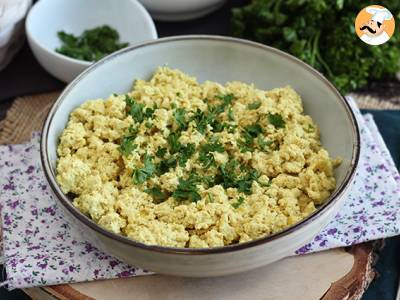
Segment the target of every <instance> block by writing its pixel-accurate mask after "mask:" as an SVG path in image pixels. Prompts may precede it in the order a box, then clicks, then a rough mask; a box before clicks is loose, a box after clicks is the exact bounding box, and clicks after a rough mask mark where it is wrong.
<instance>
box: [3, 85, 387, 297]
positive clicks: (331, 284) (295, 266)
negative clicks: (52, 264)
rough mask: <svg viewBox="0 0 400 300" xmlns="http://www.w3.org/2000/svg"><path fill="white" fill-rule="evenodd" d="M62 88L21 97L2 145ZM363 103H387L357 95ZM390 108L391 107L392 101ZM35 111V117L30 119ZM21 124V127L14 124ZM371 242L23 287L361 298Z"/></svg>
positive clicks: (33, 125)
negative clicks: (173, 273) (230, 265)
mask: <svg viewBox="0 0 400 300" xmlns="http://www.w3.org/2000/svg"><path fill="white" fill-rule="evenodd" d="M58 94H59V93H57V92H55V93H49V94H42V95H35V96H28V97H23V98H19V99H17V100H16V101H15V102H14V104H13V106H12V107H11V109H10V110H9V111H8V114H7V117H6V119H5V120H3V121H2V122H0V144H12V143H22V142H24V141H26V140H29V138H30V135H31V132H32V131H35V130H40V128H41V126H42V123H43V120H44V118H45V116H46V113H47V111H48V109H49V108H50V106H51V104H52V103H53V102H54V100H55V99H56V98H57V96H58ZM353 96H355V98H356V99H357V100H358V103H359V105H360V106H362V107H370V106H372V107H374V108H378V109H379V108H384V107H383V106H382V103H383V102H379V103H378V104H379V105H376V103H375V102H373V101H371V99H369V98H368V99H366V98H365V99H364V98H362V97H360V96H359V95H353ZM390 108H392V107H391V106H390ZM32 116H35V117H34V118H33V119H32ZM16 124H18V126H16ZM373 260H374V247H373V244H372V243H365V244H361V245H356V246H353V247H351V248H349V249H344V248H340V249H334V250H329V251H324V252H321V253H316V254H310V255H305V256H296V257H290V258H286V259H284V260H282V261H279V262H276V263H274V264H271V265H268V266H265V267H262V268H260V269H258V270H254V271H251V272H247V273H243V274H239V275H234V276H227V277H221V278H205V279H188V278H177V277H168V276H161V275H153V276H142V277H135V278H128V279H116V280H106V281H97V282H88V283H77V284H64V285H56V286H49V287H42V288H31V289H25V290H24V291H25V292H26V293H27V294H28V295H30V296H31V297H32V298H34V299H72V300H82V299H113V298H116V299H124V298H129V299H140V300H145V299H167V300H168V299H174V300H177V299H193V300H195V299H229V300H232V299H274V300H275V299H289V300H292V299H301V300H309V299H310V300H313V299H323V300H331V299H335V300H341V299H350V300H352V299H360V298H361V295H362V294H363V292H364V290H365V289H366V288H367V287H368V285H369V283H370V282H371V280H372V279H373V278H374V275H375V272H374V271H373Z"/></svg>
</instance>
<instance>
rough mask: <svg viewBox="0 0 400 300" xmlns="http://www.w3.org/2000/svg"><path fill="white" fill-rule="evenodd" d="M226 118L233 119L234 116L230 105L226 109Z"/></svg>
mask: <svg viewBox="0 0 400 300" xmlns="http://www.w3.org/2000/svg"><path fill="white" fill-rule="evenodd" d="M228 119H229V121H235V116H234V115H233V110H232V107H229V109H228Z"/></svg>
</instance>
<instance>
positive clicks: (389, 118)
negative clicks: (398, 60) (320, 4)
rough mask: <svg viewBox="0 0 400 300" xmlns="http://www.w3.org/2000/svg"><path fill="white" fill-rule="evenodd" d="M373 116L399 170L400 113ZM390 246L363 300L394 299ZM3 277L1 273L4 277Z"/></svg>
mask: <svg viewBox="0 0 400 300" xmlns="http://www.w3.org/2000/svg"><path fill="white" fill-rule="evenodd" d="M366 112H368V113H372V114H373V116H374V119H375V122H376V124H377V125H378V128H379V130H380V132H381V134H382V136H383V139H384V140H385V143H386V145H387V146H388V148H389V151H390V153H391V154H392V156H393V159H394V161H395V163H396V166H397V168H399V163H400V111H376V110H363V113H366ZM385 242H386V246H385V247H384V248H383V250H382V251H381V252H380V253H379V259H378V262H377V265H376V269H377V271H378V272H379V274H380V276H379V277H378V278H377V279H376V280H374V281H373V282H372V284H371V285H370V287H369V288H368V290H367V292H366V293H365V294H364V296H363V298H362V300H377V299H379V300H394V299H395V298H396V292H397V286H398V281H399V271H400V237H394V238H390V239H386V240H385ZM0 275H1V274H0ZM0 299H5V300H6V299H18V300H24V299H30V298H29V297H28V296H26V295H25V294H24V293H23V292H22V291H20V290H15V291H11V292H7V290H6V289H5V288H0Z"/></svg>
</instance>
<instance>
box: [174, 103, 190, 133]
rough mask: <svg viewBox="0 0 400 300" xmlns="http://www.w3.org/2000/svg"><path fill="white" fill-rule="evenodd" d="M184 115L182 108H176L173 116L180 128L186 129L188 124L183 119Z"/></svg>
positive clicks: (184, 111)
mask: <svg viewBox="0 0 400 300" xmlns="http://www.w3.org/2000/svg"><path fill="white" fill-rule="evenodd" d="M185 115H186V110H185V109H184V108H178V109H177V110H176V111H175V112H174V118H175V121H176V123H177V124H178V126H179V128H180V130H186V129H187V127H188V124H187V122H186V119H185Z"/></svg>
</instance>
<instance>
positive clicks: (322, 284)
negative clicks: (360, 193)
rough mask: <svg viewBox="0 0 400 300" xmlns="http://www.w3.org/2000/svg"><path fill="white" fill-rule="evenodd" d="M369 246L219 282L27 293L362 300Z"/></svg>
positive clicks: (159, 279) (119, 283) (145, 282)
mask: <svg viewBox="0 0 400 300" xmlns="http://www.w3.org/2000/svg"><path fill="white" fill-rule="evenodd" d="M373 252H374V251H373V246H372V243H365V244H361V245H357V246H354V247H352V248H350V249H349V250H347V251H346V250H345V249H344V248H340V249H334V250H329V251H324V252H320V253H315V254H310V255H304V256H296V257H290V258H286V259H284V260H281V261H279V262H276V263H274V264H271V265H268V266H265V267H262V268H259V269H257V270H254V271H250V272H246V273H243V274H238V275H233V276H226V277H219V278H202V279H199V278H179V277H169V276H161V275H152V276H141V277H134V278H128V279H115V280H105V281H96V282H86V283H76V284H65V285H56V286H49V287H43V288H34V289H26V290H25V292H26V293H27V294H29V295H30V296H32V298H34V299H72V300H83V299H99V300H101V299H113V298H114V297H117V298H118V299H141V300H147V299H166V300H169V299H171V300H180V299H191V300H197V299H198V300H200V299H201V300H202V299H227V300H228V299H229V300H232V299H271V300H275V299H290V300H292V299H293V300H296V299H298V300H305V299H306V300H308V299H310V300H312V299H315V300H317V299H324V300H333V299H334V300H342V299H343V300H344V299H360V297H361V295H362V294H363V292H364V290H365V289H366V288H367V287H368V285H369V283H370V282H371V280H372V279H373V277H374V274H375V273H374V271H373V269H372V263H373Z"/></svg>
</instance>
